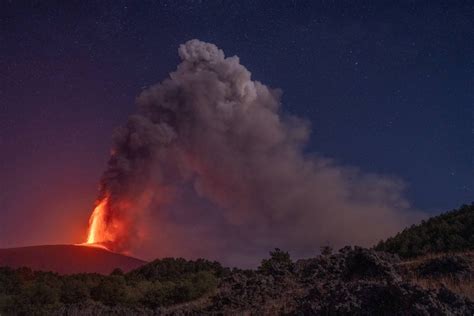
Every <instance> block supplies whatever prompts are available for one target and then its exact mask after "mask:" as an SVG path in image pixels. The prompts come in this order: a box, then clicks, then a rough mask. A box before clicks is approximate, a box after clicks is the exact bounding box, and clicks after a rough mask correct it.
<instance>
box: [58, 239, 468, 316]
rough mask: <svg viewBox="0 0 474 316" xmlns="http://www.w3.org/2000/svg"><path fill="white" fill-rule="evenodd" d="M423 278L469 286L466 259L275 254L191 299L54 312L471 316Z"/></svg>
mask: <svg viewBox="0 0 474 316" xmlns="http://www.w3.org/2000/svg"><path fill="white" fill-rule="evenodd" d="M426 278H428V279H429V280H436V279H437V278H442V279H443V280H446V279H450V280H454V281H453V282H464V284H470V286H471V289H472V278H473V261H472V256H462V255H445V256H440V257H435V258H430V259H426V260H419V261H417V262H403V261H401V260H400V259H399V258H398V256H396V255H390V254H387V253H383V252H376V251H374V250H369V249H365V248H359V247H356V248H351V247H345V248H343V249H341V250H340V251H338V252H337V253H335V254H329V253H327V254H325V255H321V256H318V257H316V258H311V259H303V260H298V261H296V262H292V261H291V260H290V257H289V255H288V254H287V253H285V252H282V251H280V250H275V251H274V252H272V253H271V258H270V259H267V260H264V261H263V262H262V265H261V266H260V267H259V268H258V269H257V270H238V269H234V270H227V272H226V273H224V274H223V275H222V276H221V277H220V278H219V284H218V287H217V288H216V289H215V290H214V291H213V292H211V293H210V294H208V295H206V296H204V297H202V298H200V299H198V300H195V301H192V302H188V303H184V304H178V305H173V306H168V307H161V308H160V307H158V308H155V309H147V308H141V307H140V308H138V307H125V306H104V305H102V304H97V303H95V304H89V305H71V306H67V307H64V308H63V309H61V310H58V311H57V315H84V314H89V315H93V314H94V315H96V314H104V315H129V314H137V315H203V314H208V315H277V314H280V315H473V314H474V302H473V301H472V300H471V299H469V298H468V297H467V296H465V295H461V294H460V293H455V291H453V289H452V288H451V289H450V288H449V287H448V286H445V285H443V284H441V283H440V284H438V285H437V286H435V287H427V286H425V285H424V284H423V282H421V281H422V280H424V279H426ZM451 285H452V284H451ZM465 294H468V293H465ZM471 294H472V293H471Z"/></svg>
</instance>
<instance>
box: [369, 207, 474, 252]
mask: <svg viewBox="0 0 474 316" xmlns="http://www.w3.org/2000/svg"><path fill="white" fill-rule="evenodd" d="M375 249H376V250H379V251H386V252H390V253H396V254H398V255H399V256H400V257H402V258H413V257H417V256H421V255H427V254H433V253H445V252H459V251H471V250H474V203H472V204H471V205H463V206H461V207H460V208H459V209H457V210H452V211H450V212H446V213H443V214H441V215H439V216H435V217H432V218H430V219H428V220H426V221H423V222H422V223H421V224H419V225H413V226H411V227H410V228H407V229H404V230H403V231H402V232H400V233H398V234H397V235H396V236H394V237H392V238H388V239H387V240H386V241H382V242H380V243H379V244H378V245H377V246H376V247H375Z"/></svg>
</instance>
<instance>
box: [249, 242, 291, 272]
mask: <svg viewBox="0 0 474 316" xmlns="http://www.w3.org/2000/svg"><path fill="white" fill-rule="evenodd" d="M293 267H294V264H293V261H291V258H290V254H289V253H288V252H286V251H281V250H280V249H279V248H275V250H274V251H270V259H263V260H262V263H261V264H260V267H258V270H259V271H260V272H262V273H265V274H271V275H283V274H286V273H288V272H292V271H293Z"/></svg>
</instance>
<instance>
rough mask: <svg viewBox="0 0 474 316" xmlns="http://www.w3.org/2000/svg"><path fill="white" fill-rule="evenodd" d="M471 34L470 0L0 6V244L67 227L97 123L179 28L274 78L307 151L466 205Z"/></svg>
mask: <svg viewBox="0 0 474 316" xmlns="http://www.w3.org/2000/svg"><path fill="white" fill-rule="evenodd" d="M473 34H474V2H472V1H434V0H430V1H179V2H178V1H131V2H128V1H100V2H99V3H95V2H92V1H11V2H9V1H2V2H1V3H0V151H1V155H0V174H1V176H0V247H2V246H3V247H5V246H13V245H20V244H31V243H38V241H41V242H45V243H47V242H51V243H54V242H72V241H78V240H80V239H81V238H82V236H83V234H84V229H85V226H86V222H87V218H88V216H89V213H90V208H91V206H92V203H93V200H94V198H95V197H96V190H97V183H98V180H99V177H100V175H101V173H102V171H103V169H104V167H105V163H106V160H107V156H108V150H109V147H110V143H111V134H112V131H113V129H114V128H115V127H117V126H119V125H121V124H123V123H124V122H125V120H126V118H127V116H128V115H129V114H130V113H132V112H133V111H134V98H135V97H136V96H137V95H138V94H139V93H140V91H141V90H142V88H143V87H145V86H148V85H150V84H153V83H156V82H158V81H161V80H162V79H163V78H165V77H166V76H167V74H168V73H169V72H170V71H172V70H173V69H174V68H175V67H176V65H177V63H178V61H179V59H178V55H177V47H178V45H179V44H180V43H183V42H185V41H187V40H189V39H192V38H198V39H201V40H204V41H209V42H212V43H215V44H216V45H217V46H219V47H220V48H222V49H223V50H224V51H225V52H226V54H227V55H238V56H239V57H240V58H241V63H242V64H244V65H245V66H246V67H247V68H248V69H249V70H250V71H251V72H252V74H253V78H254V79H256V80H259V81H262V82H264V83H265V84H268V85H270V86H272V87H277V88H281V89H282V90H283V110H284V111H286V112H289V113H292V114H296V115H299V116H302V117H305V118H307V119H308V120H310V121H311V122H312V126H313V134H312V138H311V142H310V144H309V146H308V148H307V151H308V152H317V153H320V154H323V155H326V156H329V157H332V158H334V159H336V160H337V161H339V162H340V163H342V164H345V165H351V166H357V167H360V168H361V169H362V170H364V171H368V172H377V173H382V174H388V175H392V176H396V177H399V178H401V179H403V180H404V181H405V182H406V183H407V190H406V195H407V197H408V199H409V200H410V201H411V203H412V204H413V205H414V207H416V208H419V209H422V210H425V211H428V212H433V213H435V212H439V211H442V210H447V209H451V208H454V207H457V206H459V205H460V204H462V203H468V202H471V201H472V200H473V196H474V195H473V188H474V183H473V159H474V143H473V136H474V134H473V131H474V127H473V124H474V123H473V122H474V112H473V111H474V110H473V105H474V35H473ZM19 236H21V237H19Z"/></svg>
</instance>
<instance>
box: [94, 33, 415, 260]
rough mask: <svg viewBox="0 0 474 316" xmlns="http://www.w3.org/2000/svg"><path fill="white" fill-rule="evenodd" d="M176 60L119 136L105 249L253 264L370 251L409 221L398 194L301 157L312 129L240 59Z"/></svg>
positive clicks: (201, 56)
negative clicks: (289, 256) (269, 255)
mask: <svg viewBox="0 0 474 316" xmlns="http://www.w3.org/2000/svg"><path fill="white" fill-rule="evenodd" d="M179 55H180V57H181V59H182V62H181V64H179V65H178V67H177V70H176V71H175V72H173V73H171V74H170V77H169V78H168V79H166V80H164V81H163V82H162V83H159V84H157V85H155V86H152V87H150V88H149V89H147V90H145V91H144V92H143V93H142V94H141V95H140V96H139V97H138V99H137V103H138V106H139V111H138V113H137V114H136V115H133V116H131V117H130V119H129V121H128V123H127V125H126V126H124V127H122V128H121V129H119V130H118V131H117V133H116V135H115V141H114V146H113V150H112V156H111V158H110V161H109V164H108V168H107V170H106V171H105V173H104V175H103V178H102V181H101V183H102V188H101V196H100V199H99V200H101V201H103V200H104V199H107V203H106V204H107V207H106V208H105V214H103V218H104V219H105V220H104V224H103V227H102V228H101V230H102V236H108V237H106V238H102V239H103V240H102V241H103V242H105V243H106V244H107V245H108V247H109V248H111V249H113V250H116V251H127V250H133V252H134V253H135V254H141V255H145V256H148V257H156V256H185V257H196V256H206V257H211V258H215V259H219V260H222V261H223V262H230V263H232V264H241V265H247V264H251V263H256V262H257V261H256V259H257V258H261V257H262V256H264V254H265V253H266V252H267V251H268V250H271V249H272V248H274V247H280V248H284V249H287V250H290V251H291V252H292V253H293V254H295V255H300V256H302V255H309V254H314V253H316V252H317V250H318V249H319V247H320V246H321V245H326V244H329V245H332V246H334V247H338V246H341V245H344V244H361V245H368V244H371V243H373V242H376V241H377V240H379V239H380V238H383V237H386V236H388V235H390V234H392V233H394V232H395V231H397V230H398V229H400V228H401V227H402V226H403V225H405V224H407V223H408V222H409V221H410V220H412V218H409V217H408V215H407V214H408V213H407V212H406V210H407V208H408V205H407V202H406V201H405V200H404V199H403V197H402V196H401V191H402V189H403V185H402V183H400V182H398V181H395V180H393V179H389V178H385V177H381V176H378V175H374V174H363V173H361V172H359V171H358V170H356V169H354V168H346V167H341V166H337V165H336V164H334V163H333V162H332V161H331V160H329V159H327V158H323V157H319V156H316V155H307V154H304V153H303V147H304V145H305V143H306V141H307V140H308V137H309V134H310V127H309V124H308V122H306V121H305V120H302V119H300V118H298V117H295V116H289V115H283V114H282V113H281V111H280V92H279V91H278V90H272V89H270V88H269V87H267V86H265V85H264V84H262V83H260V82H258V81H252V80H251V74H250V72H249V71H248V70H247V69H246V68H245V67H244V66H242V65H241V64H240V63H239V58H238V57H236V56H234V57H228V58H226V57H225V56H224V53H223V51H222V50H220V49H218V48H217V47H216V46H215V45H213V44H209V43H204V42H201V41H198V40H191V41H188V42H187V43H185V44H183V45H181V46H180V47H179ZM95 241H101V240H95Z"/></svg>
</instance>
